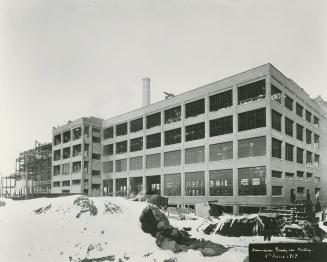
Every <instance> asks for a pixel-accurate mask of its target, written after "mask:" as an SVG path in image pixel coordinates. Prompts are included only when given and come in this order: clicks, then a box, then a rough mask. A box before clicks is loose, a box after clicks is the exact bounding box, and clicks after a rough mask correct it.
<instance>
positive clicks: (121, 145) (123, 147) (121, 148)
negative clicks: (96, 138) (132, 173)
mask: <svg viewBox="0 0 327 262" xmlns="http://www.w3.org/2000/svg"><path fill="white" fill-rule="evenodd" d="M126 152H127V141H121V142H118V143H116V154H123V153H126Z"/></svg>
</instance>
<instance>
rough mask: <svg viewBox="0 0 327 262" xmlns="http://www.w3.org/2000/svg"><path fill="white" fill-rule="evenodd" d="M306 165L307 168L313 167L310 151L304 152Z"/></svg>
mask: <svg viewBox="0 0 327 262" xmlns="http://www.w3.org/2000/svg"><path fill="white" fill-rule="evenodd" d="M306 163H307V167H312V166H313V160H312V152H310V151H306Z"/></svg>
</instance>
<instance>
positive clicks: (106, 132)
mask: <svg viewBox="0 0 327 262" xmlns="http://www.w3.org/2000/svg"><path fill="white" fill-rule="evenodd" d="M113 137H114V128H113V127H112V126H111V127H108V128H106V129H104V130H103V139H108V138H113Z"/></svg>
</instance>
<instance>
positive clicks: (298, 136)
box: [296, 124, 303, 141]
mask: <svg viewBox="0 0 327 262" xmlns="http://www.w3.org/2000/svg"><path fill="white" fill-rule="evenodd" d="M296 139H297V140H300V141H303V126H301V125H299V124H296Z"/></svg>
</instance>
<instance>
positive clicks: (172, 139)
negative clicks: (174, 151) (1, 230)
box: [165, 128, 182, 146]
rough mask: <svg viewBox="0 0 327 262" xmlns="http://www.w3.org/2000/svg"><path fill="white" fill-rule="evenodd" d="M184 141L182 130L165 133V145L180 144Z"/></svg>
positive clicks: (177, 129)
mask: <svg viewBox="0 0 327 262" xmlns="http://www.w3.org/2000/svg"><path fill="white" fill-rule="evenodd" d="M181 141H182V129H181V128H176V129H172V130H168V131H165V145H166V146H167V145H173V144H178V143H180V142H181Z"/></svg>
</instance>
